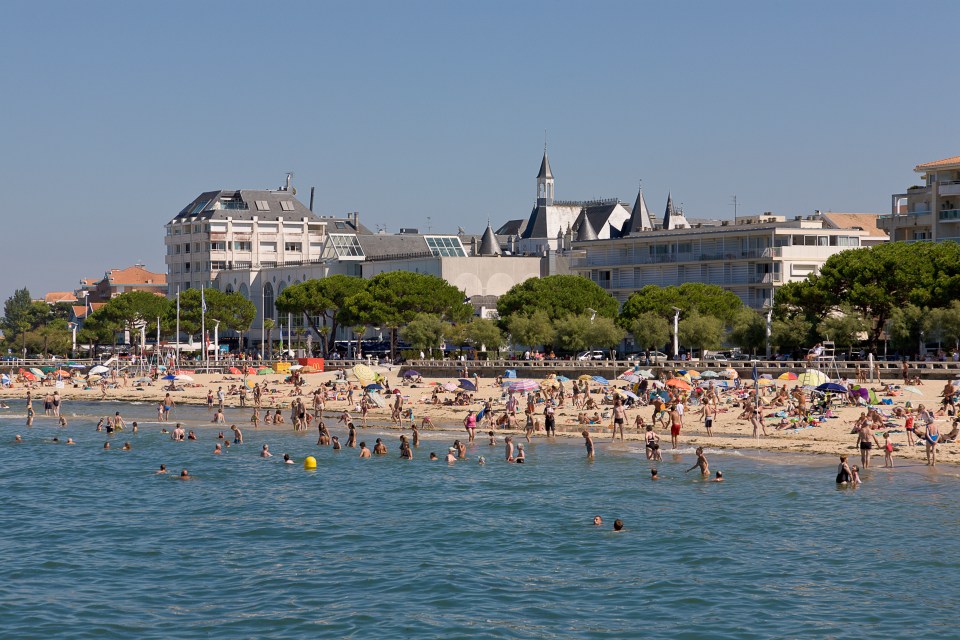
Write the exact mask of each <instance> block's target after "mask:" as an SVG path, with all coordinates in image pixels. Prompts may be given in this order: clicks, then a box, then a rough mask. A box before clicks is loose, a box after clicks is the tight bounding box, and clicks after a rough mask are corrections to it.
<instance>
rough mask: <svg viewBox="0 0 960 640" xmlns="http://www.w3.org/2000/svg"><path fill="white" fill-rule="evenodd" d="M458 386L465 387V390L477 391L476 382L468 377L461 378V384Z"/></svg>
mask: <svg viewBox="0 0 960 640" xmlns="http://www.w3.org/2000/svg"><path fill="white" fill-rule="evenodd" d="M458 386H459V387H460V388H461V389H463V390H464V391H476V390H477V385H475V384H474V383H473V382H471V381H470V380H467V379H466V378H460V384H459V385H458Z"/></svg>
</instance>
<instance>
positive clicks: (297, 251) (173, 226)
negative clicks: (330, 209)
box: [165, 176, 360, 296]
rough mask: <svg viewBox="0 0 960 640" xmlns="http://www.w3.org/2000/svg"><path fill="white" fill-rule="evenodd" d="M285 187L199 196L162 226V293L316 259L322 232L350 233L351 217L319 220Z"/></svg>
mask: <svg viewBox="0 0 960 640" xmlns="http://www.w3.org/2000/svg"><path fill="white" fill-rule="evenodd" d="M295 193H296V191H295V190H292V189H291V187H290V178H289V176H288V177H287V183H286V186H285V187H281V188H280V189H277V190H275V191H270V190H253V189H240V190H233V191H229V190H220V191H207V192H205V193H202V194H200V195H199V196H197V197H196V198H194V200H193V201H192V202H191V203H190V204H188V205H187V206H186V207H184V208H183V210H182V211H180V213H178V214H177V215H176V216H175V217H174V218H173V219H172V220H171V221H170V222H168V223H167V225H166V239H165V244H166V253H167V255H166V264H167V280H168V295H170V296H172V295H175V294H176V292H177V291H178V290H185V289H190V288H191V287H193V288H197V287H208V286H210V285H211V284H212V283H213V281H214V280H215V279H216V277H217V275H218V274H219V273H220V272H221V271H223V270H225V269H250V270H253V271H257V270H259V269H262V268H270V267H273V266H275V265H277V264H293V263H302V264H311V263H314V262H316V261H318V260H319V259H320V254H321V251H322V250H323V245H324V242H325V241H326V236H327V232H328V229H329V230H330V231H331V232H332V231H334V230H336V231H339V232H344V233H356V232H357V231H358V230H359V229H360V224H359V220H358V219H357V215H356V214H352V215H351V216H350V217H349V218H348V219H338V218H323V217H320V216H318V215H316V214H314V213H313V211H311V210H310V209H308V208H307V207H305V206H304V205H303V204H302V203H301V202H300V201H299V200H297V199H296V198H295V197H294V194H295Z"/></svg>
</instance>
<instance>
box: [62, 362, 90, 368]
mask: <svg viewBox="0 0 960 640" xmlns="http://www.w3.org/2000/svg"><path fill="white" fill-rule="evenodd" d="M67 366H68V367H70V368H71V369H86V368H87V365H85V364H79V363H77V362H71V363H70V364H68V365H67Z"/></svg>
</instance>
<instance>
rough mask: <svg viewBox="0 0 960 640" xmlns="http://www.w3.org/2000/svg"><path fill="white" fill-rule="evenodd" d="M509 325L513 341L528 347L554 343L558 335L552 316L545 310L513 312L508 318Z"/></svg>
mask: <svg viewBox="0 0 960 640" xmlns="http://www.w3.org/2000/svg"><path fill="white" fill-rule="evenodd" d="M507 326H508V331H509V332H510V336H511V337H512V338H513V342H514V343H516V344H520V345H524V346H528V347H537V346H540V345H544V346H546V345H552V344H553V341H554V338H555V336H556V333H555V332H554V330H553V324H552V323H551V322H550V316H548V315H547V312H546V311H543V310H541V311H534V312H533V313H531V314H529V315H527V314H520V313H516V314H513V315H511V316H510V317H509V319H508V320H507Z"/></svg>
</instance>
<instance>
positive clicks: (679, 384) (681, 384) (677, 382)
mask: <svg viewBox="0 0 960 640" xmlns="http://www.w3.org/2000/svg"><path fill="white" fill-rule="evenodd" d="M667 386H668V387H673V388H674V389H680V390H682V391H690V383H689V382H687V381H686V380H684V379H683V378H670V379H669V380H667Z"/></svg>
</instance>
